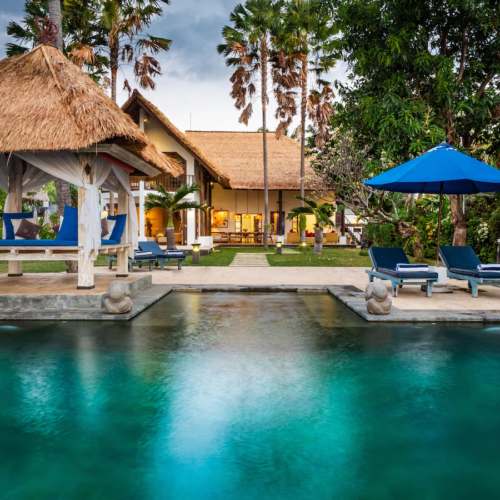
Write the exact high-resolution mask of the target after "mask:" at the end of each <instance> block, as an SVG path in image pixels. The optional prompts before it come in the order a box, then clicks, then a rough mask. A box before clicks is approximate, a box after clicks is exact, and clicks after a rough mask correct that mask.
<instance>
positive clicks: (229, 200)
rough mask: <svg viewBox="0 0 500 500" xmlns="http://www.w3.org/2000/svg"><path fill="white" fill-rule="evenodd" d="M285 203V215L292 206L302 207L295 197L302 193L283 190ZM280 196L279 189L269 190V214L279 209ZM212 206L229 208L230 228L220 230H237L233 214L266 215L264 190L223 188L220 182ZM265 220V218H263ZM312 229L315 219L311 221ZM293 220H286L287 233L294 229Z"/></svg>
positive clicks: (283, 205)
mask: <svg viewBox="0 0 500 500" xmlns="http://www.w3.org/2000/svg"><path fill="white" fill-rule="evenodd" d="M282 193H283V204H282V210H283V212H284V213H285V217H286V216H287V215H288V213H289V212H290V211H291V209H292V208H295V207H300V200H297V199H296V198H294V196H295V195H297V194H300V193H299V191H283V192H282ZM278 198H279V191H269V214H271V212H277V211H278V206H279V205H278ZM212 206H213V207H214V210H227V211H228V212H229V217H228V226H229V227H228V228H227V229H219V230H218V231H222V232H224V231H235V221H234V219H233V218H232V216H233V214H235V213H240V214H245V213H250V214H259V213H260V214H262V215H264V191H249V190H230V189H223V188H222V187H221V186H219V185H218V184H216V185H215V187H214V190H213V196H212ZM263 220H264V219H263ZM310 222H311V224H309V225H310V226H311V228H309V227H308V230H310V231H312V230H313V228H312V224H313V221H312V220H311V221H310ZM292 224H293V223H292V221H288V220H285V233H288V232H290V229H292Z"/></svg>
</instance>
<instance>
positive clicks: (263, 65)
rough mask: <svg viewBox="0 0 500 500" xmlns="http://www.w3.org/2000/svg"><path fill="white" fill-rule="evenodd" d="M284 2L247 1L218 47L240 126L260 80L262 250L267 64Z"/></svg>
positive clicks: (250, 109) (233, 16)
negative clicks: (228, 73)
mask: <svg viewBox="0 0 500 500" xmlns="http://www.w3.org/2000/svg"><path fill="white" fill-rule="evenodd" d="M283 4H284V2H283V0H246V2H245V4H244V5H242V4H238V5H237V6H236V7H235V9H234V11H233V12H232V13H231V15H230V18H229V19H230V21H231V23H232V26H225V27H224V28H223V29H222V36H223V38H224V43H223V44H221V45H219V46H218V47H217V51H218V52H219V54H222V55H223V56H224V57H225V58H226V64H227V66H232V67H235V68H236V70H235V72H234V73H233V75H232V76H231V78H230V81H231V83H232V84H233V89H232V92H231V97H232V98H233V99H234V100H235V106H236V109H241V110H242V113H241V116H240V120H239V121H240V123H244V124H245V125H248V120H249V119H250V117H251V116H252V113H253V100H254V98H255V97H256V95H257V87H256V80H257V79H259V80H260V99H261V108H262V144H263V160H264V248H267V238H268V231H269V183H268V170H267V133H266V130H267V116H266V110H267V105H268V104H269V96H268V65H269V57H270V51H272V50H273V40H274V33H276V32H277V31H278V29H279V25H280V23H281V13H282V10H283Z"/></svg>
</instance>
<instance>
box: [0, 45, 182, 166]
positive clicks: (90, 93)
mask: <svg viewBox="0 0 500 500" xmlns="http://www.w3.org/2000/svg"><path fill="white" fill-rule="evenodd" d="M0 102H1V103H2V105H1V106H0V123H1V125H2V126H1V127H0V152H11V151H27V150H29V151H55V150H78V149H83V148H87V147H90V146H93V145H95V144H99V143H109V142H112V143H117V144H119V145H121V146H122V147H124V148H126V149H128V150H129V151H131V152H133V153H134V154H135V155H136V156H138V157H139V158H141V159H142V160H145V161H146V162H147V163H149V164H150V165H152V166H153V167H155V168H156V169H157V170H159V171H160V172H163V173H172V174H174V175H179V174H180V173H182V172H181V169H180V167H179V165H178V164H177V163H176V162H175V161H173V160H171V159H170V158H168V157H166V156H165V155H163V154H162V153H160V152H159V151H158V150H157V149H156V147H155V146H154V145H153V144H152V143H151V141H150V140H149V139H148V138H147V137H146V136H145V135H144V134H143V132H141V130H140V129H139V127H138V126H137V125H136V124H135V123H134V122H133V120H132V119H131V118H130V116H128V115H127V114H126V113H124V112H123V111H122V110H121V109H120V108H119V106H118V105H117V104H116V103H115V102H114V101H112V100H111V99H110V98H109V97H108V96H107V95H106V94H105V92H104V91H103V90H102V89H101V88H99V86H98V85H97V84H96V83H95V82H94V81H93V80H92V79H91V78H90V77H89V76H88V75H87V74H85V72H84V71H82V70H81V69H80V68H79V67H78V66H76V65H75V64H73V63H72V62H71V61H69V60H68V59H67V58H66V57H65V56H64V55H63V54H61V52H59V51H58V50H57V49H56V48H54V47H51V46H49V45H39V46H37V47H36V48H35V49H33V50H31V51H30V52H28V53H26V54H23V55H20V56H16V57H11V58H7V59H4V60H2V61H0Z"/></svg>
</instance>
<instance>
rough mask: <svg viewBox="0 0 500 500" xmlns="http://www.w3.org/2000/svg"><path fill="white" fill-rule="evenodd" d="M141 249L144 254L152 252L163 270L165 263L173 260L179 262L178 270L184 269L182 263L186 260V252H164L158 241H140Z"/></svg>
mask: <svg viewBox="0 0 500 500" xmlns="http://www.w3.org/2000/svg"><path fill="white" fill-rule="evenodd" d="M139 249H140V250H141V251H142V252H151V253H152V255H153V257H154V259H155V261H156V262H157V264H156V265H157V266H158V265H160V266H161V269H162V270H163V268H164V267H163V266H164V265H165V262H169V261H171V260H173V261H177V268H178V269H182V263H183V262H184V261H185V260H186V256H185V255H184V252H181V251H179V250H167V251H166V252H164V251H163V250H162V249H161V248H160V245H158V243H156V241H140V242H139Z"/></svg>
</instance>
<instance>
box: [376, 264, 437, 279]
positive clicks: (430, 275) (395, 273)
mask: <svg viewBox="0 0 500 500" xmlns="http://www.w3.org/2000/svg"><path fill="white" fill-rule="evenodd" d="M377 271H378V272H379V273H382V274H387V275H389V276H393V277H394V278H401V279H412V278H413V279H417V280H421V279H424V280H428V279H433V278H434V279H438V273H433V272H428V271H427V272H422V273H417V272H414V271H410V272H404V271H399V272H398V271H395V270H394V269H384V268H383V267H379V268H378V269H377Z"/></svg>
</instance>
